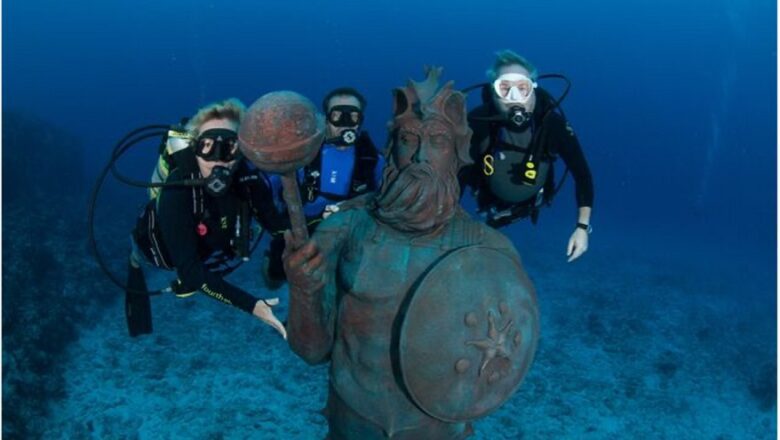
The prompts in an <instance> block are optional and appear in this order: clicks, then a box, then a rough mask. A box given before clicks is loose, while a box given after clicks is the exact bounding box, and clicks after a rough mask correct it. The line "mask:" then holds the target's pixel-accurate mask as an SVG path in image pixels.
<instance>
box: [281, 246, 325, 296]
mask: <svg viewBox="0 0 780 440" xmlns="http://www.w3.org/2000/svg"><path fill="white" fill-rule="evenodd" d="M284 242H285V247H284V252H283V253H282V261H283V262H284V272H285V273H286V274H287V281H288V282H289V283H290V286H292V287H296V288H297V289H300V290H302V291H304V292H308V293H314V292H316V291H318V290H320V289H321V288H323V287H324V286H325V258H324V257H323V255H322V253H321V252H320V249H319V248H318V247H317V244H316V243H315V242H314V240H313V239H309V240H308V241H307V242H306V243H305V244H304V245H303V246H301V247H298V248H296V246H295V241H294V240H293V237H292V233H291V232H290V231H285V232H284Z"/></svg>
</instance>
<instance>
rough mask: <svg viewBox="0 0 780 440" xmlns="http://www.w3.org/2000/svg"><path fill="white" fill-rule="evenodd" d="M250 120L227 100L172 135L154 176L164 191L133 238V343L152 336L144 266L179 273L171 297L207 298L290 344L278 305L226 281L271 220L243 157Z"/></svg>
mask: <svg viewBox="0 0 780 440" xmlns="http://www.w3.org/2000/svg"><path fill="white" fill-rule="evenodd" d="M244 112H245V107H244V105H243V104H242V103H241V102H240V101H239V100H237V99H228V100H225V101H222V102H217V103H214V104H210V105H208V106H206V107H204V108H201V109H200V110H199V111H198V112H197V114H195V116H193V117H192V118H191V119H190V120H189V122H188V123H187V124H186V126H185V127H184V128H183V130H181V131H176V130H171V131H169V132H168V136H167V138H166V139H165V144H164V147H165V149H164V151H162V152H161V155H160V160H159V163H158V165H157V167H156V169H155V172H154V174H153V176H152V181H153V182H156V183H159V182H164V184H162V185H158V186H156V187H153V188H151V189H150V196H151V198H152V199H151V200H150V201H149V202H148V204H147V205H146V208H145V209H144V211H143V213H142V214H141V215H140V217H139V218H138V220H137V224H136V227H135V229H134V230H133V233H132V252H131V254H130V259H129V265H128V278H127V291H126V301H125V305H126V307H125V311H126V316H127V324H128V329H129V331H130V336H138V335H142V334H148V333H151V332H152V322H151V309H150V298H149V294H152V293H151V292H150V293H149V294H143V293H144V292H146V291H147V288H146V282H145V278H144V273H143V270H142V266H144V265H146V266H154V267H157V268H161V269H167V270H175V271H176V274H177V276H178V279H177V280H176V281H175V282H174V284H173V286H172V287H171V288H169V289H166V291H172V292H173V293H174V294H176V296H178V297H182V298H183V297H187V296H190V295H192V294H194V293H196V292H198V291H200V292H203V293H205V294H206V295H208V296H210V297H211V298H214V299H216V300H218V301H221V302H223V303H225V304H229V305H232V306H234V307H237V308H239V309H241V310H243V311H245V312H247V313H251V314H252V315H254V316H256V317H257V318H259V319H261V320H262V321H263V322H265V323H267V324H268V325H270V326H272V327H273V328H275V329H276V330H277V331H278V332H279V333H280V334H281V335H282V336H283V337H284V338H285V339H286V331H285V328H284V326H283V325H282V323H281V322H280V321H279V320H278V319H277V318H276V317H275V316H274V314H273V311H272V307H273V306H275V305H276V304H278V302H279V301H278V299H277V298H273V299H268V300H264V299H259V298H257V297H255V296H254V295H252V294H250V293H248V292H246V291H244V290H242V289H240V288H238V287H235V286H233V285H231V284H230V283H228V282H226V281H225V280H224V279H223V277H224V276H225V275H226V274H228V273H230V272H231V271H232V270H234V269H235V268H236V267H237V265H231V263H233V262H235V261H236V260H247V259H248V258H249V254H250V253H251V251H250V250H249V242H250V240H251V238H250V234H251V219H252V217H254V218H255V219H256V220H257V221H258V222H259V223H260V224H261V225H263V226H265V225H267V224H268V222H269V221H270V220H269V216H270V215H272V214H271V213H272V212H273V201H272V200H271V193H270V190H269V188H270V187H269V184H268V182H267V180H266V179H265V176H264V175H263V174H262V173H260V171H259V170H257V169H256V168H253V166H251V165H250V164H249V163H248V162H247V161H245V160H243V158H242V157H241V153H240V151H239V146H238V135H237V131H238V127H239V123H240V121H241V118H242V117H243V114H244ZM116 157H117V154H116V153H115V155H114V160H115V159H116ZM199 181H200V182H202V184H200V185H187V184H186V182H199ZM239 264H240V263H239Z"/></svg>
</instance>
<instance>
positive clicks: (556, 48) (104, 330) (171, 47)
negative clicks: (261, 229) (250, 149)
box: [2, 0, 777, 439]
mask: <svg viewBox="0 0 780 440" xmlns="http://www.w3.org/2000/svg"><path fill="white" fill-rule="evenodd" d="M776 16H777V13H776V4H775V3H774V2H771V1H768V0H757V1H747V0H691V1H685V2H677V1H671V0H656V1H652V2H651V1H645V0H641V1H635V2H618V1H614V0H610V1H601V2H596V1H579V2H575V1H572V0H550V1H544V2H542V1H537V2H498V1H492V0H491V1H483V2H466V1H450V2H438V1H434V2H427V3H423V4H421V3H417V2H409V1H406V0H403V1H395V2H389V1H376V2H353V1H342V2H324V1H309V2H298V1H291V2H270V1H269V2H249V1H246V0H241V1H236V2H230V3H226V2H223V3H218V2H209V1H203V0H195V1H191V2H180V1H176V2H174V1H168V2H166V1H162V2H159V1H158V2H153V1H135V2H122V1H119V2H97V1H84V2H78V3H72V2H70V3H69V2H55V1H51V0H32V1H26V2H6V4H5V5H4V7H3V18H2V20H3V22H2V24H3V43H2V44H3V47H2V49H3V65H4V67H5V69H4V71H3V83H2V87H3V88H2V92H3V103H2V105H3V176H4V177H3V219H2V220H3V287H4V288H3V409H4V410H5V412H4V415H3V424H4V434H5V435H8V436H9V438H26V437H27V438H32V437H38V436H43V437H45V438H90V437H91V438H124V437H130V438H136V437H137V438H223V437H226V438H317V437H322V436H323V435H324V432H325V431H324V429H325V428H324V426H325V425H324V419H323V418H322V417H321V416H319V415H318V413H317V410H318V409H319V408H320V407H321V406H322V404H323V403H324V396H325V389H326V374H327V373H326V371H325V369H324V368H322V367H319V368H310V367H307V366H306V365H305V364H304V363H303V362H301V361H300V360H299V359H297V358H296V357H295V356H294V355H293V354H292V353H291V352H289V350H288V349H287V348H286V345H285V344H284V343H283V342H282V341H279V340H278V338H276V337H275V335H274V334H272V333H271V332H270V331H269V330H268V329H267V328H265V326H262V327H261V325H260V324H258V323H256V322H255V321H254V320H252V319H251V318H249V317H247V316H244V315H243V314H241V313H238V312H236V311H235V310H231V309H229V308H227V307H224V306H221V305H220V304H216V303H215V302H213V301H210V300H208V299H204V298H196V299H192V300H191V301H181V300H178V301H176V300H174V299H172V298H160V299H159V300H158V299H155V303H154V310H155V326H156V328H155V335H154V336H151V337H147V338H143V339H142V340H130V339H129V338H128V337H127V336H126V333H125V329H124V322H123V319H124V318H123V316H122V301H121V298H122V295H121V292H119V291H117V289H116V288H115V287H114V286H113V285H111V284H110V283H109V282H108V281H107V280H106V279H105V277H104V276H103V275H102V273H101V272H100V271H99V270H98V269H97V266H96V263H95V262H94V258H93V257H92V255H90V253H89V252H88V250H87V246H86V244H85V243H86V220H85V218H86V201H87V195H88V194H89V192H90V191H91V189H92V185H93V184H94V180H95V178H96V176H97V173H98V171H99V170H100V169H101V168H102V167H103V166H104V165H105V163H106V161H107V160H108V158H109V156H110V151H111V148H112V147H113V144H114V143H115V142H116V141H117V140H118V139H119V137H121V136H122V135H123V134H124V133H126V132H127V131H129V130H131V129H133V128H135V127H137V126H141V125H145V124H152V123H162V124H169V123H174V122H177V121H178V120H179V118H181V117H182V116H188V115H191V114H192V113H193V112H194V111H195V110H196V109H197V108H198V107H199V106H202V105H204V104H206V103H208V102H211V101H215V100H219V99H223V98H227V97H233V96H234V97H237V98H239V99H241V100H243V101H244V102H245V103H247V104H251V102H253V101H254V100H255V99H257V98H258V97H260V96H261V95H263V94H264V93H267V92H269V91H273V90H280V89H291V90H295V91H297V92H300V93H302V94H304V95H305V96H307V97H309V98H310V99H312V100H313V101H314V102H316V103H318V102H319V101H320V99H321V98H322V96H323V95H324V94H325V93H326V92H327V91H328V90H330V89H331V88H334V87H337V86H340V85H351V86H354V87H356V88H358V89H359V90H361V91H364V92H365V95H366V98H367V100H368V102H369V104H368V109H367V115H366V128H367V129H368V130H369V131H370V132H371V133H372V135H373V137H374V139H375V141H377V143H378V144H383V143H384V140H385V136H386V128H385V127H386V125H385V124H386V122H387V120H388V119H389V117H390V111H391V100H390V98H391V94H390V91H391V89H392V88H395V87H399V86H402V85H403V84H404V83H405V82H406V81H407V80H408V79H409V78H412V79H416V80H420V79H422V77H423V66H424V65H441V66H443V67H444V69H445V70H444V78H445V79H452V80H454V81H455V84H456V87H466V86H468V85H472V84H475V83H479V82H482V81H484V80H485V74H484V72H485V70H486V69H487V68H488V67H490V65H491V63H492V61H493V57H494V53H495V52H496V51H497V50H500V49H504V48H510V49H513V50H515V51H517V52H519V53H521V54H523V55H524V56H526V57H527V58H528V59H529V60H531V61H532V62H533V63H534V64H535V65H536V66H537V67H538V68H539V70H540V72H542V73H563V74H565V75H566V76H567V77H568V78H570V79H571V81H572V83H573V87H572V90H571V93H570V94H569V96H568V97H567V99H566V101H565V102H564V108H565V110H566V115H567V116H568V118H569V120H570V122H571V124H572V126H573V127H574V129H575V131H576V132H577V134H578V136H579V139H580V142H581V143H582V146H583V149H584V151H585V154H586V157H587V159H588V162H589V164H590V167H591V171H592V173H593V176H594V182H595V188H596V194H595V204H594V210H593V218H592V223H593V226H594V233H593V235H592V236H591V239H590V240H591V241H590V250H589V251H588V252H587V253H586V254H585V256H584V257H583V258H582V259H581V260H579V261H577V262H575V263H572V264H567V263H566V262H565V255H564V252H565V245H566V241H567V240H568V237H569V235H570V234H571V232H572V230H573V224H574V222H575V221H576V213H575V204H574V195H573V185H572V181H571V180H569V181H568V183H567V184H566V186H565V187H564V189H563V191H562V193H561V194H559V195H558V196H557V198H556V200H555V204H554V206H553V207H551V208H549V209H546V210H545V211H544V212H543V213H542V216H541V219H540V222H539V224H538V225H536V226H531V225H529V224H525V223H523V224H517V225H512V226H510V227H508V228H505V229H504V230H503V232H505V233H506V234H507V235H509V236H510V237H511V238H512V240H513V242H514V243H515V245H516V247H517V248H518V251H519V252H520V254H521V255H522V257H523V261H524V264H525V266H526V269H527V271H528V273H529V275H530V276H531V278H532V279H533V280H534V282H535V284H536V288H537V290H538V296H539V302H540V308H541V311H542V336H541V341H540V348H539V352H538V354H537V357H536V360H535V361H534V365H533V366H532V368H531V372H530V373H529V376H528V378H527V379H526V382H525V383H524V385H523V386H522V387H521V388H520V390H519V391H518V393H517V394H516V395H515V396H514V397H513V398H512V400H510V402H509V403H508V404H507V405H505V406H504V407H503V408H502V409H501V410H500V411H498V412H497V413H495V414H493V415H491V416H490V417H488V418H487V419H485V420H483V421H481V422H479V423H478V424H477V438H488V437H490V438H707V439H714V438H723V439H727V438H728V439H740V438H773V437H774V436H775V430H776V426H777V418H776V404H775V401H776V339H775V338H776V334H777V332H776V309H777V307H776V268H777V266H776V252H777V235H776V231H777V223H776V221H777V220H776V209H777V205H776V203H777V194H776V172H777V170H776V163H777V159H776V154H777V147H776V123H777V108H776V96H777V88H776V84H777V83H776V78H777V71H776V65H777V47H776V41H777V37H776V32H777V31H776V25H777V23H776V19H775V17H776ZM542 86H543V87H547V88H549V89H550V90H552V91H554V92H555V91H560V90H561V87H560V84H559V83H556V82H554V81H550V82H545V83H543V84H542ZM469 103H470V106H476V105H477V104H478V96H471V97H470V99H469ZM156 147H157V145H156V144H155V143H153V142H152V143H150V144H149V146H148V148H146V149H144V148H138V149H137V150H134V151H133V152H131V153H130V154H128V155H127V157H125V158H123V160H122V162H121V166H122V169H123V170H125V171H126V172H127V173H128V174H131V175H134V176H136V177H138V178H141V179H145V178H147V177H148V176H149V174H150V173H151V169H152V167H153V165H154V162H155V160H156V157H155V153H156ZM144 198H145V194H144V192H143V191H142V190H139V189H129V188H124V187H121V186H119V185H118V184H116V183H115V182H111V183H110V184H109V185H107V187H106V188H105V189H104V192H103V195H102V196H101V198H100V200H99V202H100V205H99V210H98V213H97V220H98V228H97V233H98V238H99V242H100V245H101V252H102V254H104V255H105V256H106V258H108V259H109V260H110V261H111V264H112V268H113V269H114V270H115V271H117V272H121V271H122V270H124V266H123V262H124V259H125V258H126V252H127V234H128V232H129V231H130V228H132V225H133V221H134V218H135V215H136V213H137V209H138V206H139V205H140V204H142V203H143V201H144ZM464 203H466V204H467V205H469V206H472V205H473V203H472V202H471V201H470V200H469V199H468V197H467V198H466V200H465V202H464ZM250 266H251V267H250ZM244 269H245V270H242V271H241V272H239V273H237V274H235V275H234V277H235V278H234V279H233V280H234V281H235V282H236V283H237V284H240V285H242V286H244V287H246V288H248V289H250V291H254V292H256V293H258V294H262V295H271V293H269V292H266V291H265V288H264V286H263V285H262V281H260V280H259V277H258V276H257V263H256V262H253V263H250V265H247V267H246V268H244ZM164 280H165V275H164V274H161V275H160V277H159V279H153V280H150V283H152V281H157V282H158V283H159V284H162V283H164ZM281 296H282V306H281V310H280V312H281V313H282V314H284V313H285V307H286V304H285V301H286V297H285V294H284V293H282V295H281ZM44 312H45V313H44ZM41 378H45V379H41Z"/></svg>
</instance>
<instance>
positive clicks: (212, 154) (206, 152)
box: [195, 128, 239, 162]
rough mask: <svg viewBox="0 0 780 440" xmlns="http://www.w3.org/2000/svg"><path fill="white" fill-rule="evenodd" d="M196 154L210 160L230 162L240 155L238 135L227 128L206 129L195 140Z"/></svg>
mask: <svg viewBox="0 0 780 440" xmlns="http://www.w3.org/2000/svg"><path fill="white" fill-rule="evenodd" d="M195 154H196V155H197V156H198V157H200V158H202V159H203V160H206V161H209V162H230V161H232V160H234V159H236V158H238V156H239V150H238V135H237V134H236V132H235V131H233V130H228V129H226V128H212V129H211V130H206V131H204V132H203V133H202V134H201V135H200V136H198V139H197V140H196V141H195Z"/></svg>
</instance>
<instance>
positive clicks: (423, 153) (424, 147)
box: [393, 119, 458, 174]
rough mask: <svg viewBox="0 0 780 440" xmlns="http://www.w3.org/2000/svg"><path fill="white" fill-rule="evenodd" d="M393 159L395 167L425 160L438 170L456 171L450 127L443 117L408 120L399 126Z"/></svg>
mask: <svg viewBox="0 0 780 440" xmlns="http://www.w3.org/2000/svg"><path fill="white" fill-rule="evenodd" d="M393 160H395V163H396V166H397V167H398V168H401V169H402V168H404V167H406V166H407V165H409V164H411V163H427V164H429V165H430V166H431V167H432V168H433V169H434V170H435V171H436V173H438V174H447V173H455V170H456V169H457V166H458V159H457V157H456V154H455V142H454V138H453V136H452V133H451V128H450V127H448V126H447V124H445V123H444V122H442V121H439V120H437V119H433V120H430V121H420V120H411V121H408V122H406V123H405V124H403V125H401V126H399V127H398V131H397V133H396V139H395V145H394V148H393Z"/></svg>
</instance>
